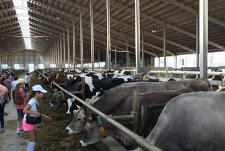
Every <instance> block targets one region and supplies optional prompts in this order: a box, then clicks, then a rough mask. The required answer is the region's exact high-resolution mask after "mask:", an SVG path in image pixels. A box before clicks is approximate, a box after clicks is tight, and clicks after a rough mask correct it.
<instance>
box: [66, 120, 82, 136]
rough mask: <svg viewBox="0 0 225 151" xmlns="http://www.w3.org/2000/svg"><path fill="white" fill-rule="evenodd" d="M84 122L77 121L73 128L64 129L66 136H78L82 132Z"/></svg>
mask: <svg viewBox="0 0 225 151" xmlns="http://www.w3.org/2000/svg"><path fill="white" fill-rule="evenodd" d="M84 126H85V122H84V120H78V121H76V122H75V123H74V124H73V127H72V128H71V127H70V126H67V127H66V130H67V132H68V134H80V133H81V132H83V131H84Z"/></svg>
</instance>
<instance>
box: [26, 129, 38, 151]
mask: <svg viewBox="0 0 225 151" xmlns="http://www.w3.org/2000/svg"><path fill="white" fill-rule="evenodd" d="M28 134H29V141H28V143H27V151H34V148H35V143H36V139H37V138H36V131H35V130H31V131H28Z"/></svg>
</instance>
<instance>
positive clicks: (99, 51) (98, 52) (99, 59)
mask: <svg viewBox="0 0 225 151" xmlns="http://www.w3.org/2000/svg"><path fill="white" fill-rule="evenodd" d="M97 49H98V67H99V68H100V51H99V48H98V47H97Z"/></svg>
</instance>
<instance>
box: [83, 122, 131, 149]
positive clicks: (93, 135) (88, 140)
mask: <svg viewBox="0 0 225 151" xmlns="http://www.w3.org/2000/svg"><path fill="white" fill-rule="evenodd" d="M90 119H92V118H90ZM93 119H95V118H93ZM93 119H92V120H89V121H88V122H87V123H86V125H85V128H84V132H83V134H82V137H81V140H80V144H81V146H82V147H86V146H89V145H93V144H95V143H98V142H99V141H100V140H101V139H102V138H103V137H107V136H112V137H114V138H116V139H118V140H120V141H121V142H123V144H124V145H126V146H129V147H131V146H132V145H133V144H134V143H135V142H134V141H133V139H131V138H130V137H128V136H127V135H126V134H124V133H123V132H121V131H118V130H117V129H116V128H115V127H113V126H112V125H110V124H109V123H107V122H103V124H102V126H99V124H98V123H97V122H96V121H95V120H93Z"/></svg>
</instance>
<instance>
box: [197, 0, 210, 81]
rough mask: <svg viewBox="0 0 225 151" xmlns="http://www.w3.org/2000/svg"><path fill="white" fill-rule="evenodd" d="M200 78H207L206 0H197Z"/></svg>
mask: <svg viewBox="0 0 225 151" xmlns="http://www.w3.org/2000/svg"><path fill="white" fill-rule="evenodd" d="M199 49H200V78H203V79H207V53H208V0H199Z"/></svg>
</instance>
